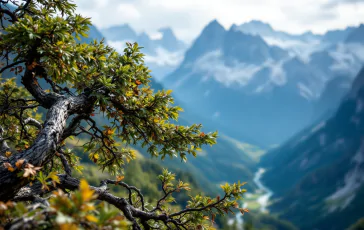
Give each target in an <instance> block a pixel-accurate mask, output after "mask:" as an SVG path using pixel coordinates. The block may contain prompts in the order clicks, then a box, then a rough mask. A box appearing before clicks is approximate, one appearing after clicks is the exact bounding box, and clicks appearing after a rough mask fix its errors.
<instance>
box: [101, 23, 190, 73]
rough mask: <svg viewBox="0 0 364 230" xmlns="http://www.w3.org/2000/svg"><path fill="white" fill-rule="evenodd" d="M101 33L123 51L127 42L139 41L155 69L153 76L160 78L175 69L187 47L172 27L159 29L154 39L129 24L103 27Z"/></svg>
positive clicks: (149, 65) (109, 42)
mask: <svg viewBox="0 0 364 230" xmlns="http://www.w3.org/2000/svg"><path fill="white" fill-rule="evenodd" d="M101 33H102V34H103V35H104V36H105V38H106V39H107V41H108V44H110V45H111V46H113V47H114V48H115V49H116V50H118V51H119V52H122V51H123V49H124V48H125V43H126V42H132V43H133V42H138V44H139V45H140V46H141V47H143V49H142V51H143V53H144V54H146V56H145V62H146V64H147V65H148V67H149V68H150V69H151V70H152V71H153V72H152V75H153V77H154V78H156V79H158V80H160V79H162V78H163V77H164V76H166V75H167V74H168V73H170V72H172V71H173V70H174V68H175V67H176V66H177V65H178V64H179V63H180V62H181V60H182V59H183V53H184V51H185V49H186V48H187V45H186V44H185V43H184V42H183V41H181V40H179V39H177V37H176V36H175V34H174V32H173V31H172V29H171V28H161V29H159V30H158V33H159V35H160V36H159V37H158V38H154V39H152V38H151V37H150V36H149V35H148V34H147V33H145V32H142V33H140V34H138V33H137V32H136V31H135V30H133V28H131V27H130V26H129V25H128V24H123V25H118V26H112V27H109V28H106V29H102V30H101Z"/></svg>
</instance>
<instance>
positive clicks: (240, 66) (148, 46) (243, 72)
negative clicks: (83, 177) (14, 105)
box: [0, 20, 364, 230]
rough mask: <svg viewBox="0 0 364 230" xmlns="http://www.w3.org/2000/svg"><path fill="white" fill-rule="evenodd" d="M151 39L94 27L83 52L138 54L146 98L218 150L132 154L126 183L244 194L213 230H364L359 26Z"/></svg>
mask: <svg viewBox="0 0 364 230" xmlns="http://www.w3.org/2000/svg"><path fill="white" fill-rule="evenodd" d="M0 32H3V31H0ZM158 34H159V36H157V37H155V36H150V35H149V34H147V33H145V32H141V33H138V32H136V31H135V30H134V29H133V28H132V27H131V26H130V25H129V24H125V23H124V24H123V23H121V24H120V25H117V26H113V27H109V28H103V29H100V28H97V27H95V26H91V27H90V31H89V36H88V37H82V38H81V39H80V42H81V43H82V42H86V43H89V42H92V41H93V39H97V40H101V39H104V40H105V42H106V43H107V44H108V45H110V46H112V47H114V48H115V49H116V50H117V51H118V52H123V50H124V47H125V43H126V42H138V43H139V45H140V46H142V47H144V49H143V50H142V52H143V53H145V54H146V56H145V62H146V64H147V66H149V68H150V69H151V70H152V73H151V75H152V76H153V80H152V82H151V87H152V89H153V90H156V91H157V90H162V89H172V90H173V94H174V97H175V103H176V104H179V105H181V107H182V108H183V109H184V110H185V111H184V112H183V113H182V115H181V116H180V119H179V121H178V122H179V124H182V125H192V124H195V123H197V124H200V123H201V124H203V125H204V128H203V129H204V132H210V131H215V130H218V131H219V139H218V143H217V144H216V145H214V146H213V147H209V146H206V147H205V148H203V149H202V150H201V151H200V153H199V156H198V157H197V158H193V157H190V158H188V161H187V162H180V161H178V160H177V161H176V159H174V160H170V159H165V160H164V161H162V163H161V161H159V160H156V159H147V158H150V157H149V154H147V153H146V150H145V149H143V148H142V147H141V146H139V145H135V146H132V147H133V148H134V149H135V150H136V151H137V152H138V159H137V160H136V162H137V163H132V164H130V166H128V167H129V168H127V170H126V172H127V174H126V175H127V176H126V180H137V179H135V178H134V176H136V175H134V174H135V173H133V172H134V171H137V172H138V173H139V174H140V175H143V177H145V178H149V177H151V175H150V173H156V172H155V171H158V170H161V169H162V168H163V167H168V168H170V169H172V170H173V169H176V170H177V172H178V174H180V175H184V177H186V178H188V181H191V184H192V185H193V186H194V187H197V188H198V189H199V191H201V192H204V193H208V194H212V195H213V196H216V195H218V194H217V188H218V185H219V184H221V183H225V182H235V181H238V180H240V181H246V182H248V184H247V185H246V186H245V188H246V189H247V190H248V194H247V196H246V197H245V199H244V200H243V201H242V203H241V204H240V205H242V206H244V207H247V208H249V210H250V213H249V214H247V215H244V216H243V217H242V216H239V215H236V216H235V215H229V216H228V217H227V218H225V219H219V220H217V221H216V222H217V227H218V228H219V229H225V230H241V229H246V230H247V229H257V230H263V229H272V230H295V229H302V230H313V229H315V230H343V229H349V230H359V229H364V219H362V218H364V209H363V208H362V207H363V206H364V199H363V196H364V136H363V133H364V67H363V66H364V25H359V26H352V27H347V28H345V29H342V30H333V31H328V32H326V33H325V34H313V33H311V32H306V33H303V34H290V33H287V32H284V31H278V30H275V29H274V28H272V27H271V26H270V25H269V24H267V23H264V22H261V21H257V20H253V21H250V22H246V23H243V24H241V25H232V26H231V27H230V28H225V27H223V26H222V25H221V24H220V23H219V22H218V21H217V20H213V21H211V22H210V23H209V24H208V25H206V26H205V28H204V29H203V30H202V31H201V33H200V34H199V35H198V37H197V38H196V39H195V40H194V41H193V42H192V43H188V42H186V41H182V40H181V39H179V38H177V36H176V35H175V33H174V31H173V28H161V29H160V30H159V31H158ZM12 75H13V73H12V72H11V71H5V72H4V73H3V74H2V76H1V77H2V78H10V77H12ZM18 83H19V84H21V82H18ZM40 84H41V85H42V84H46V82H41V83H40ZM101 122H107V121H106V119H105V120H103V121H101ZM80 143H82V138H81V139H80V140H77V141H75V142H74V143H71V145H72V146H73V147H74V148H76V149H77V147H79V146H80V145H81V144H80ZM80 152H82V151H80ZM80 154H82V153H80ZM81 158H82V160H83V161H84V163H85V165H87V163H89V162H88V161H89V160H87V157H81ZM84 158H85V159H84ZM86 172H87V173H88V174H90V175H88V176H89V177H90V178H91V179H92V178H93V177H97V176H100V175H96V174H95V173H94V172H93V169H92V168H87V170H86ZM139 174H138V175H139ZM128 175H129V176H128ZM101 176H103V175H101ZM145 178H144V179H145ZM94 179H95V178H94ZM138 179H139V178H138ZM142 179H143V178H142ZM95 181H96V180H95ZM143 189H145V190H148V192H150V193H151V194H155V193H158V191H159V190H158V188H153V189H151V188H148V187H145V188H143Z"/></svg>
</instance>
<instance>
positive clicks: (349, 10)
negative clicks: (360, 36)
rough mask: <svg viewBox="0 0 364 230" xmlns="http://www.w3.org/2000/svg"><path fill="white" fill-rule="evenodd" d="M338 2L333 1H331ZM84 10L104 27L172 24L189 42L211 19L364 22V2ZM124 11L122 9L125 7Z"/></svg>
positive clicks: (109, 4) (300, 26)
mask: <svg viewBox="0 0 364 230" xmlns="http://www.w3.org/2000/svg"><path fill="white" fill-rule="evenodd" d="M331 1H332V0H331ZM75 2H76V4H78V5H79V9H78V11H79V12H80V13H82V14H83V15H85V16H90V17H92V18H93V23H94V24H95V25H96V26H98V27H101V28H105V27H109V26H112V25H118V24H122V23H129V24H130V25H131V26H132V27H133V28H135V29H136V30H138V31H139V32H140V31H147V32H148V33H155V32H156V31H157V30H158V29H159V28H161V27H165V26H171V27H172V28H173V29H174V30H175V31H176V33H177V35H178V36H179V37H180V38H182V39H185V40H192V39H194V38H195V37H196V36H197V35H198V34H199V33H200V31H201V29H202V28H203V27H204V26H205V25H206V24H207V23H208V22H210V21H211V20H213V19H215V18H216V19H218V20H219V21H220V22H221V23H222V24H223V25H224V26H225V27H226V28H228V27H230V26H231V25H232V24H233V23H236V24H240V23H243V22H246V21H250V20H252V19H258V20H262V21H266V22H268V23H270V24H271V25H272V26H273V27H274V28H275V29H279V30H284V31H287V32H291V33H301V32H304V31H307V30H312V31H313V32H316V33H323V32H325V31H326V30H328V29H334V28H344V27H346V26H348V25H358V24H359V23H360V22H364V18H363V17H362V15H364V3H360V2H357V3H355V4H340V3H335V5H334V7H324V5H325V4H327V3H328V2H330V0H295V1H292V0H275V1H271V0H183V1H178V0H102V1H99V0H75ZM120 10H121V11H120Z"/></svg>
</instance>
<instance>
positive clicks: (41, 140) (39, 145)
mask: <svg viewBox="0 0 364 230" xmlns="http://www.w3.org/2000/svg"><path fill="white" fill-rule="evenodd" d="M46 101H47V103H48V100H46ZM90 105H92V103H90V100H89V98H88V97H86V96H85V95H83V94H82V95H80V96H77V97H69V98H64V97H59V99H58V100H57V101H56V102H55V103H54V104H53V105H52V106H51V108H50V109H49V111H48V113H47V117H46V121H45V122H44V128H43V129H42V130H41V132H40V133H39V134H38V137H37V139H36V140H35V141H34V143H33V145H32V146H31V147H30V148H29V149H27V150H25V151H23V152H21V153H19V154H16V155H14V156H12V157H11V158H10V159H9V161H8V162H9V163H10V164H12V165H15V163H16V161H17V160H19V159H24V160H25V162H27V163H30V164H32V165H34V166H43V165H45V164H46V163H47V162H49V160H50V159H51V158H52V157H53V156H54V153H55V151H56V148H57V145H58V144H59V142H60V140H61V137H62V134H63V132H64V130H65V128H66V122H67V118H68V117H69V116H70V115H72V114H74V113H83V112H85V111H86V110H89V109H90ZM26 183H27V180H26V179H23V178H19V177H17V176H16V173H14V172H10V171H8V170H7V168H5V167H4V166H3V164H1V165H0V188H1V190H0V200H8V199H11V198H13V197H14V195H15V194H16V193H17V192H18V191H19V189H20V188H22V187H23V186H24V185H25V184H26Z"/></svg>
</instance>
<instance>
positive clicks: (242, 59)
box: [163, 20, 364, 147]
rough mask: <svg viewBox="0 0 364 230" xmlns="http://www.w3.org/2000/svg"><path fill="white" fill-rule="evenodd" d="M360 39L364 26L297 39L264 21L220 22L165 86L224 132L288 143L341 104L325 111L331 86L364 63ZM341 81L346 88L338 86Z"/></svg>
mask: <svg viewBox="0 0 364 230" xmlns="http://www.w3.org/2000/svg"><path fill="white" fill-rule="evenodd" d="M360 36H361V37H362V38H364V32H363V26H359V27H355V28H354V27H353V28H351V27H350V28H348V29H345V30H337V31H329V32H327V33H326V34H325V35H315V34H312V33H305V34H302V35H290V34H288V33H285V32H280V31H275V30H273V29H272V27H270V26H269V25H268V24H265V23H262V22H258V21H251V22H249V23H245V24H243V25H240V26H237V25H233V26H232V27H231V28H230V29H228V30H225V28H224V27H223V26H222V25H221V24H219V22H218V21H216V20H214V21H212V22H211V23H209V24H208V25H207V26H206V27H205V28H204V29H203V31H202V32H201V34H200V35H199V36H198V38H197V39H196V40H195V41H194V42H193V44H192V45H191V46H190V48H189V49H188V50H187V51H186V53H185V56H184V60H183V61H182V62H181V64H180V65H179V66H178V67H177V68H176V70H175V71H174V72H172V73H171V74H169V75H168V76H166V77H165V78H163V83H164V84H165V85H166V87H167V88H171V89H173V90H174V92H175V95H176V96H177V97H178V98H180V99H181V100H182V101H184V102H185V103H186V104H188V105H190V106H192V107H193V109H194V110H195V111H196V112H197V113H199V114H200V115H201V116H204V117H206V118H209V119H214V120H215V122H216V125H217V127H218V129H220V130H222V131H223V132H224V133H227V134H229V135H231V136H233V137H234V138H237V139H239V140H244V137H246V136H248V137H250V138H252V139H254V140H258V142H260V143H261V144H262V145H263V146H264V147H267V146H270V145H272V144H280V143H282V142H283V141H285V140H287V139H288V138H289V137H290V136H292V135H294V134H295V133H296V132H298V131H299V130H301V129H303V128H304V127H306V126H307V125H309V124H310V123H311V122H312V121H314V120H316V119H317V118H319V117H321V116H322V115H323V114H324V113H325V112H326V110H327V109H331V107H332V106H334V105H335V104H337V103H338V101H336V100H334V99H332V100H329V101H330V102H329V103H328V104H327V105H326V104H325V106H326V107H325V106H318V104H320V103H321V104H322V103H326V101H327V99H325V97H326V96H327V93H325V90H326V89H327V88H326V87H327V85H328V83H329V82H331V81H332V83H331V86H330V87H342V86H346V87H347V86H348V85H350V84H351V82H352V80H353V78H354V77H355V74H357V72H358V71H359V69H360V67H361V65H362V64H363V63H364V56H363V53H364V52H362V51H364V50H363V48H364V42H359V41H360ZM273 40H274V41H275V43H274V42H272V41H273ZM277 41H279V42H277ZM363 41H364V39H363ZM287 44H289V45H287ZM292 44H293V45H292ZM300 47H304V48H305V50H306V52H300V51H299V50H300ZM340 76H341V77H342V76H344V77H343V78H342V80H343V81H345V84H341V83H342V82H341V83H340V86H332V85H336V84H337V83H338V81H335V80H334V79H336V78H338V77H340ZM346 90H349V88H345V87H344V88H343V90H342V92H341V91H338V92H337V94H338V96H336V97H335V98H340V97H341V96H342V93H344V92H345V91H346ZM330 103H331V104H330ZM226 127H229V128H226Z"/></svg>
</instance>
